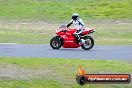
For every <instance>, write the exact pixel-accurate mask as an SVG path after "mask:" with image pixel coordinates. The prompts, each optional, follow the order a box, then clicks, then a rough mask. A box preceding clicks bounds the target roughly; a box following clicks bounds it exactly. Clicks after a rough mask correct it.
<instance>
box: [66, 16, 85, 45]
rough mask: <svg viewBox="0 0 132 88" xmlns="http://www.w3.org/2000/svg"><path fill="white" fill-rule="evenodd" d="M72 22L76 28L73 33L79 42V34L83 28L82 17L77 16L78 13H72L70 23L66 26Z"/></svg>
mask: <svg viewBox="0 0 132 88" xmlns="http://www.w3.org/2000/svg"><path fill="white" fill-rule="evenodd" d="M71 24H73V25H74V26H75V28H76V29H77V30H76V32H75V33H74V35H75V37H76V38H77V40H78V42H79V43H81V42H82V41H81V38H80V34H81V33H82V32H83V29H84V27H85V26H84V22H83V20H82V19H80V18H79V14H78V13H73V14H72V20H71V21H70V23H68V24H67V28H68V27H69V26H70V25H71Z"/></svg>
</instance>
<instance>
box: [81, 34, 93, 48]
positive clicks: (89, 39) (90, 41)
mask: <svg viewBox="0 0 132 88" xmlns="http://www.w3.org/2000/svg"><path fill="white" fill-rule="evenodd" d="M84 40H85V44H83V45H82V46H81V47H82V49H84V50H89V49H92V48H93V46H94V39H93V38H92V37H91V36H85V37H84Z"/></svg>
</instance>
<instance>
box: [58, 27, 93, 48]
mask: <svg viewBox="0 0 132 88" xmlns="http://www.w3.org/2000/svg"><path fill="white" fill-rule="evenodd" d="M91 30H93V29H90V28H88V29H84V31H83V33H82V34H83V35H86V34H89V32H90V31H91ZM75 31H76V29H69V28H68V29H64V28H60V29H57V30H56V34H57V35H58V36H60V37H61V38H62V40H63V43H64V44H63V47H64V48H78V47H80V45H79V44H77V43H76V42H75V37H74V36H73V34H74V32H75Z"/></svg>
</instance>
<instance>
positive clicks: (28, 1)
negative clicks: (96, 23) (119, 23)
mask: <svg viewBox="0 0 132 88" xmlns="http://www.w3.org/2000/svg"><path fill="white" fill-rule="evenodd" d="M131 4H132V1H131V0H1V1H0V18H1V19H13V20H14V19H19V20H23V19H25V20H28V19H29V20H46V21H48V20H50V21H52V22H53V21H54V22H56V21H65V20H69V19H70V16H71V14H72V13H73V12H78V13H80V15H81V17H82V18H83V19H85V20H88V19H96V18H97V19H120V18H123V19H124V18H126V19H127V18H128V19H129V18H132V5H131Z"/></svg>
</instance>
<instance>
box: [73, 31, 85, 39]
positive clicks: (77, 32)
mask: <svg viewBox="0 0 132 88" xmlns="http://www.w3.org/2000/svg"><path fill="white" fill-rule="evenodd" d="M82 31H83V30H82V29H78V30H77V31H76V32H75V33H74V34H75V37H76V38H77V40H78V41H80V39H81V37H80V34H81V33H82Z"/></svg>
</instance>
